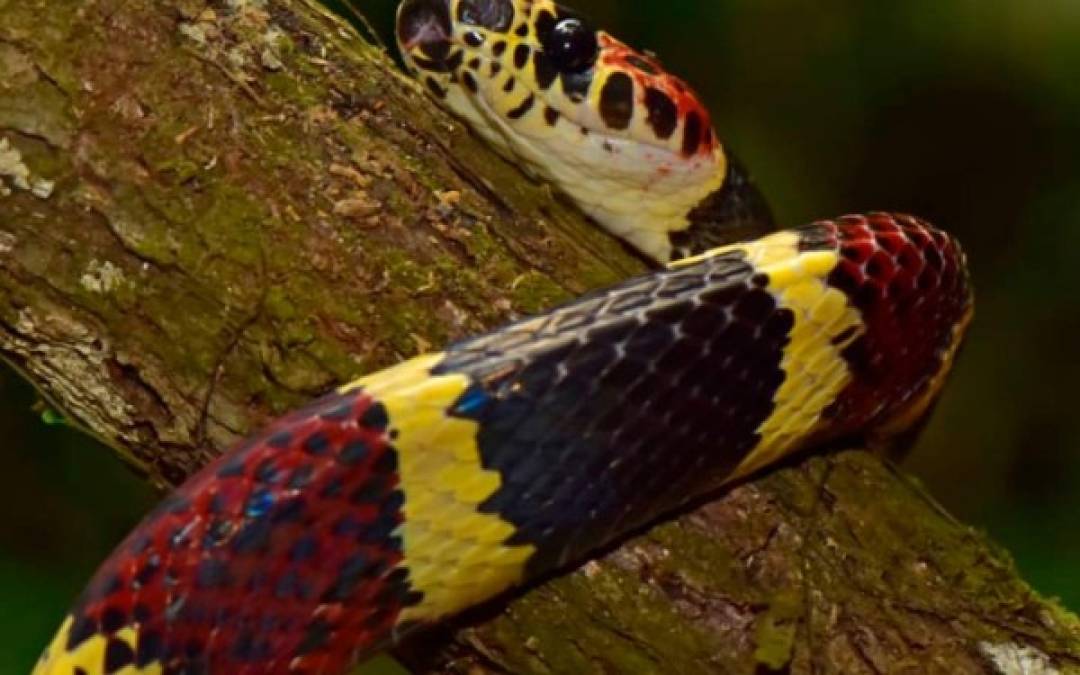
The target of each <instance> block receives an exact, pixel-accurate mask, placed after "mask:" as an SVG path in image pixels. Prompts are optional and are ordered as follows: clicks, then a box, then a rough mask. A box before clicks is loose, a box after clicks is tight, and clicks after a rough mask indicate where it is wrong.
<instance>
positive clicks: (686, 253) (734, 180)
mask: <svg viewBox="0 0 1080 675" xmlns="http://www.w3.org/2000/svg"><path fill="white" fill-rule="evenodd" d="M724 172H725V175H724V179H723V181H722V182H721V184H720V187H719V188H718V189H716V190H714V191H713V192H711V193H709V194H708V195H707V196H706V197H705V198H704V199H702V200H701V202H699V203H698V204H697V206H695V207H694V208H693V209H691V210H690V212H689V213H688V214H687V217H686V219H687V221H688V222H689V225H688V226H687V227H686V229H683V230H679V231H673V232H671V233H670V234H669V235H668V239H669V241H670V243H671V260H673V261H674V260H679V259H682V258H688V257H691V256H696V255H700V254H701V253H704V252H706V251H708V250H710V249H713V248H716V247H718V246H725V245H727V244H731V243H733V242H736V241H748V240H751V239H757V238H759V237H762V236H764V235H766V234H769V233H770V232H773V231H775V229H776V224H775V222H774V220H773V215H772V210H771V209H770V208H769V205H768V202H767V201H766V200H765V196H764V195H763V194H762V193H761V190H760V189H759V188H758V186H757V184H756V183H755V182H754V181H753V179H752V178H751V176H750V174H749V172H747V170H746V168H745V166H743V164H742V162H740V161H739V160H738V159H736V158H735V157H734V156H733V155H732V154H731V153H730V152H728V153H727V162H726V164H725V168H724Z"/></svg>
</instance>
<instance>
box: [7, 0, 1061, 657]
mask: <svg viewBox="0 0 1080 675" xmlns="http://www.w3.org/2000/svg"><path fill="white" fill-rule="evenodd" d="M0 184H3V185H4V188H5V189H4V191H3V192H2V193H0V289H2V294H0V354H2V355H3V357H4V358H5V359H6V360H7V361H9V362H10V363H12V364H13V365H14V366H15V367H17V368H18V369H19V370H20V372H22V373H23V374H24V375H25V377H27V378H28V379H29V380H30V381H31V382H32V383H33V384H34V385H35V386H37V387H38V389H39V390H40V391H41V392H42V394H43V396H45V397H46V398H48V399H49V400H50V402H51V403H52V404H53V405H55V406H56V407H57V408H58V409H60V410H62V411H63V412H64V413H65V415H66V416H67V417H68V418H69V419H71V420H73V422H74V423H76V424H78V425H79V426H81V427H82V428H84V429H86V430H87V432H89V433H92V434H94V435H96V436H97V437H99V438H101V439H102V440H103V441H105V442H106V443H107V444H108V445H109V446H110V447H112V448H114V449H115V450H116V451H117V453H118V454H119V455H120V456H121V457H123V458H125V459H126V461H127V462H128V463H129V464H131V465H132V466H133V467H135V468H136V469H137V470H139V471H140V472H142V473H143V474H144V475H146V477H147V478H148V480H151V481H152V482H154V483H155V484H157V485H159V486H167V485H169V484H174V483H176V482H177V481H179V480H181V479H182V478H183V477H184V476H185V475H187V474H188V473H190V472H191V471H192V470H194V469H195V468H197V467H198V466H200V465H201V464H203V463H204V462H205V461H207V460H208V459H209V458H210V457H212V456H213V455H214V454H216V453H217V452H219V451H221V450H222V449H223V448H225V447H226V446H228V445H229V444H230V443H231V442H232V441H234V440H235V439H236V438H237V437H239V436H240V435H242V434H244V433H245V432H246V431H248V430H250V429H252V428H253V427H255V426H257V425H258V424H259V423H260V422H262V421H264V420H266V419H268V418H269V417H270V416H272V415H275V414H278V413H281V412H283V411H284V410H285V409H287V408H289V407H291V406H293V405H296V404H298V403H300V402H302V401H303V400H305V399H307V398H308V397H310V396H312V395H314V394H317V393H319V392H322V391H325V390H326V389H327V388H329V387H330V386H332V385H333V384H335V383H338V382H342V381H345V380H348V379H350V378H353V377H355V376H357V375H360V374H363V373H365V372H369V371H372V370H374V369H377V368H379V367H382V366H385V365H388V364H391V363H393V362H395V361H398V360H400V359H402V358H404V357H407V356H411V355H413V354H416V353H418V352H420V351H423V350H425V349H429V348H437V347H439V346H441V345H444V344H446V343H447V342H449V341H451V340H453V339H456V338H460V337H464V336H466V335H470V334H475V333H477V332H479V331H481V330H483V329H485V328H488V327H491V326H494V325H497V324H499V323H501V322H503V321H505V320H507V319H508V318H510V317H512V316H515V315H518V314H522V313H528V312H534V311H537V310H540V309H542V308H545V307H549V306H551V305H552V304H554V303H556V302H558V301H560V300H563V299H566V298H568V297H572V296H574V295H578V294H580V293H582V292H584V291H585V290H587V289H589V288H593V287H597V286H600V285H603V284H606V283H611V282H613V281H615V280H617V279H620V278H623V277H625V276H627V275H629V274H631V273H633V272H636V271H640V270H641V269H643V267H642V264H641V263H640V261H638V260H637V259H636V258H634V257H633V256H632V255H630V254H629V253H628V252H627V251H626V250H625V248H623V247H622V246H621V245H619V244H618V243H617V242H615V241H613V240H612V239H610V238H609V237H607V236H605V235H604V234H602V233H600V232H598V231H597V230H596V229H595V228H593V227H591V226H590V225H589V224H588V223H586V222H585V221H584V219H583V218H582V217H581V216H580V215H578V214H577V213H575V212H573V211H572V210H571V209H569V208H567V207H566V206H564V205H563V204H562V203H561V202H560V201H558V200H554V199H552V197H551V194H550V191H549V190H548V189H546V188H544V187H542V186H538V185H535V184H533V183H532V182H530V181H529V180H527V179H525V178H524V176H523V175H522V174H521V173H519V172H518V171H517V170H516V169H515V168H513V167H511V166H510V165H508V164H506V163H504V162H502V161H501V160H499V159H498V158H496V157H495V156H493V155H492V154H491V153H490V151H488V150H487V149H485V148H483V147H482V146H480V145H479V144H478V143H477V142H476V141H474V140H473V139H472V138H471V137H469V135H468V134H467V133H465V132H464V131H463V130H462V129H461V128H460V126H459V125H458V124H456V123H455V122H453V121H452V120H450V119H449V118H448V117H447V116H445V115H444V114H443V113H441V112H439V111H438V110H436V109H434V108H433V107H432V106H431V105H430V104H429V102H428V101H426V100H425V99H424V97H423V95H422V93H421V92H420V91H419V90H418V88H417V87H416V86H414V85H413V84H412V83H411V82H409V81H407V80H406V79H405V78H404V77H402V76H401V75H400V74H398V73H397V72H396V70H395V69H394V67H393V64H392V62H391V61H390V59H389V58H388V57H387V56H386V55H385V54H383V53H382V52H381V51H380V50H379V49H378V48H377V47H376V46H373V45H372V44H370V43H368V42H366V41H365V40H363V39H362V38H361V37H359V36H358V35H357V33H356V32H355V31H354V30H353V29H352V28H351V27H350V26H348V25H347V24H346V23H344V22H343V21H341V20H339V19H337V18H335V17H334V16H332V15H330V14H329V13H328V12H327V11H326V10H324V9H323V8H321V6H319V5H318V4H316V3H315V2H314V0H227V1H225V0H222V1H210V2H206V1H204V0H123V1H122V0H48V1H46V0H23V1H21V2H14V1H13V0H0ZM717 497H718V500H717V501H715V502H713V503H709V504H704V505H702V507H701V508H700V509H699V510H697V511H695V512H693V513H690V514H687V515H684V516H683V517H682V518H681V519H678V520H677V521H675V522H671V523H669V524H666V525H663V526H661V527H658V528H655V529H653V530H651V531H649V532H647V533H642V534H641V535H640V536H639V537H638V538H637V539H634V540H632V541H630V542H629V543H627V544H626V545H624V546H622V547H620V548H618V549H615V550H612V551H610V552H609V553H608V554H607V555H606V556H604V557H603V558H601V559H600V560H598V561H595V562H592V563H589V564H587V565H585V566H584V567H583V568H582V569H580V570H578V571H576V572H573V573H570V574H568V575H566V576H563V577H561V578H558V579H556V580H554V581H552V582H550V583H547V584H543V585H540V586H539V587H538V588H535V589H533V590H531V591H530V592H528V593H526V594H522V595H519V597H516V598H507V599H503V600H501V601H499V602H496V603H493V604H492V605H490V606H488V607H485V608H481V609H479V610H477V611H476V612H472V613H469V614H468V615H467V616H466V617H465V619H464V620H463V621H458V622H455V623H453V624H450V625H448V626H447V627H444V628H441V629H437V630H435V631H433V632H430V633H427V634H424V635H421V636H419V637H418V638H417V639H415V640H412V641H410V642H408V643H406V645H404V646H403V647H402V649H401V651H400V656H401V657H402V658H403V659H404V660H406V661H407V662H409V663H410V664H411V665H412V666H413V667H414V669H415V670H417V671H418V672H515V673H518V672H520V673H566V672H572V673H585V672H604V673H610V672H626V673H635V672H665V673H669V672H670V673H682V672H686V673H698V672H702V673H704V672H755V671H756V672H856V673H858V672H868V673H873V672H994V671H995V670H997V671H1002V668H1003V666H1001V665H1000V664H1002V663H1009V662H1010V659H1011V660H1014V661H1016V662H1018V663H1019V662H1025V663H1045V664H1048V667H1051V668H1054V669H1058V670H1059V671H1062V672H1065V671H1069V670H1075V669H1076V668H1077V664H1078V663H1080V633H1078V630H1077V625H1076V621H1075V619H1074V618H1073V617H1072V615H1070V614H1068V613H1067V612H1065V611H1064V610H1061V609H1060V608H1058V607H1057V606H1056V605H1055V604H1054V603H1052V602H1048V601H1045V600H1043V599H1041V598H1039V597H1038V596H1037V595H1036V594H1034V593H1033V592H1032V591H1031V590H1030V589H1028V588H1027V587H1026V585H1024V583H1023V582H1022V581H1021V580H1020V579H1019V578H1018V576H1017V575H1016V572H1015V570H1014V569H1013V567H1012V565H1011V563H1010V562H1009V560H1008V556H1007V555H1006V554H1005V553H1004V552H1002V551H1000V550H998V549H996V548H995V547H994V546H993V545H992V544H991V543H989V542H987V541H986V540H985V538H984V537H982V536H981V535H979V534H978V533H975V532H973V531H971V530H970V529H969V528H967V527H964V526H963V525H961V524H959V523H956V522H954V521H952V520H951V519H949V518H947V517H945V516H944V515H942V514H941V513H940V512H939V511H938V510H936V509H935V508H934V507H933V506H932V505H931V504H929V503H928V502H927V501H926V500H925V499H923V498H922V496H921V494H920V492H919V491H918V490H916V489H913V488H912V487H911V486H910V485H909V483H908V482H907V480H905V479H903V478H902V477H901V476H900V475H899V474H897V473H896V472H894V471H891V470H889V469H887V468H886V467H885V466H884V465H883V464H882V463H881V462H880V461H878V460H877V459H875V458H873V457H870V456H869V455H867V454H865V453H860V452H846V453H840V454H833V455H827V456H818V457H813V458H810V459H805V460H803V461H801V462H793V463H792V464H791V465H790V466H788V467H786V468H783V469H781V470H778V471H774V472H771V473H769V474H767V475H765V476H764V477H759V478H758V479H756V480H754V481H752V482H749V483H747V484H744V485H742V486H739V487H736V488H734V489H733V490H730V491H729V492H727V493H726V494H724V495H718V496H717ZM1002 672H1004V671H1002Z"/></svg>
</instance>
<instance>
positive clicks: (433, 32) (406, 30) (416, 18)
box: [397, 0, 454, 61]
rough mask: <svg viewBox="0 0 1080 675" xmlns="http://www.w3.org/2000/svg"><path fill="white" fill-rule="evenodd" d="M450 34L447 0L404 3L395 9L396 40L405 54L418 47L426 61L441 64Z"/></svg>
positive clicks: (450, 45)
mask: <svg viewBox="0 0 1080 675" xmlns="http://www.w3.org/2000/svg"><path fill="white" fill-rule="evenodd" d="M453 34H454V28H453V24H452V22H451V20H450V5H449V0H405V2H403V3H402V4H401V7H400V8H399V9H398V17H397V38H398V42H399V43H400V44H401V48H402V50H403V51H405V52H406V53H407V52H408V51H410V50H411V49H413V48H414V47H419V48H420V51H421V52H423V54H424V56H426V57H428V58H429V59H432V60H433V61H443V60H444V59H446V57H447V56H448V55H449V54H450V49H451V47H452V43H451V38H452V36H453Z"/></svg>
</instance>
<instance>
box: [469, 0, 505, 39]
mask: <svg viewBox="0 0 1080 675" xmlns="http://www.w3.org/2000/svg"><path fill="white" fill-rule="evenodd" d="M457 15H458V20H459V21H461V22H462V23H467V24H469V25H470V26H479V27H481V28H487V29H488V30H491V31H495V32H498V33H505V32H507V31H509V30H510V25H511V24H512V23H513V22H514V5H513V3H511V2H510V0H461V2H460V3H459V4H458V9H457Z"/></svg>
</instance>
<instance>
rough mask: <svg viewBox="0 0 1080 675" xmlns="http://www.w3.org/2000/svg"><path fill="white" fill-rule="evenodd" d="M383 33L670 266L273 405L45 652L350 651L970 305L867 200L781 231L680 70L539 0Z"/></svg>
mask: <svg viewBox="0 0 1080 675" xmlns="http://www.w3.org/2000/svg"><path fill="white" fill-rule="evenodd" d="M397 36H398V41H399V43H400V47H401V50H402V53H403V55H404V58H405V61H406V64H407V66H408V67H409V69H410V70H411V71H413V73H414V74H415V75H416V76H417V77H418V78H419V79H420V81H421V82H422V83H423V84H424V86H425V87H426V88H427V89H428V90H429V91H430V93H431V94H432V95H433V96H434V97H436V98H437V99H439V100H440V101H441V102H442V103H443V104H444V105H445V106H446V107H447V108H449V109H450V110H451V111H453V112H454V113H456V114H457V115H458V116H459V117H461V118H463V119H464V120H465V121H466V122H467V123H468V124H469V125H470V126H471V127H472V128H473V129H474V130H475V132H476V133H478V134H479V135H480V136H482V137H484V138H485V139H486V140H487V141H489V142H490V143H491V144H492V145H493V146H494V147H495V148H497V149H498V150H499V151H500V152H501V153H502V154H504V155H505V156H507V157H509V158H511V159H513V161H515V162H516V163H518V164H519V165H521V166H522V167H523V168H525V170H526V171H528V172H529V173H530V174H533V175H536V176H538V177H540V178H542V179H544V180H547V181H549V182H551V183H552V184H553V185H554V186H555V187H556V188H557V189H559V190H560V191H562V192H563V193H565V194H566V195H568V196H569V197H570V198H571V199H572V200H573V201H574V202H575V203H576V204H577V205H578V206H580V208H581V209H582V210H584V211H585V212H586V213H587V214H589V215H590V216H592V217H593V219H595V220H596V221H597V222H598V223H599V224H600V225H601V226H603V227H604V228H606V229H607V230H609V231H610V232H611V233H613V234H615V235H617V236H618V237H620V238H622V239H623V240H624V241H626V242H628V243H629V244H630V245H631V246H633V247H634V248H636V249H637V250H638V251H639V252H640V253H641V254H643V255H645V256H647V257H649V258H651V259H653V260H655V261H656V262H657V263H661V264H668V263H670V262H671V261H672V260H676V262H673V263H671V264H669V265H668V266H666V267H664V268H662V269H658V270H656V271H654V272H652V273H650V274H645V275H643V276H639V277H637V278H634V279H630V280H628V281H626V282H624V283H621V284H619V285H617V286H614V287H612V288H607V289H604V290H599V291H596V292H593V293H590V294H588V295H586V296H584V297H581V298H579V299H577V300H574V301H572V302H570V303H569V304H566V305H564V306H562V307H559V308H557V309H554V310H552V311H550V312H548V313H546V314H542V315H539V316H536V317H533V318H528V319H525V320H522V321H518V322H516V323H512V324H510V325H507V326H505V327H503V328H500V329H498V330H496V331H494V332H491V333H489V334H487V335H482V336H480V337H477V338H474V339H470V340H467V341H464V342H461V343H459V344H454V345H452V346H450V347H448V348H447V349H446V350H445V351H443V352H440V353H435V354H427V355H423V356H419V357H416V358H413V359H411V360H409V361H406V362H404V363H401V364H399V365H397V366H394V367H392V368H389V369H387V370H384V371H381V372H377V373H375V374H373V375H369V376H368V377H364V378H362V379H360V380H358V381H356V382H354V383H352V384H349V385H347V386H344V387H342V388H340V389H338V390H336V391H334V392H332V393H329V394H327V395H326V396H324V397H322V398H320V399H318V400H316V401H315V402H313V403H311V404H310V405H309V406H307V407H305V408H303V409H301V410H297V411H295V412H292V413H289V414H288V415H286V416H284V417H282V418H281V419H278V420H276V421H274V422H273V423H272V424H270V425H269V426H268V427H266V428H265V429H263V430H261V431H259V432H258V433H256V434H254V435H253V436H251V437H250V438H248V439H247V440H245V441H243V442H242V443H240V444H239V445H237V446H236V447H234V448H233V449H231V450H230V451H229V452H227V453H226V454H224V455H223V456H221V457H220V458H219V459H218V460H217V461H215V462H213V463H212V464H211V465H209V466H207V467H206V468H205V469H204V470H203V471H201V472H200V473H198V474H197V475H195V476H194V477H192V478H191V479H190V480H188V481H187V482H186V483H185V484H184V485H183V486H181V487H180V488H179V489H178V490H176V492H175V493H174V494H172V495H171V496H170V497H168V498H167V499H166V500H165V501H164V502H163V503H162V504H161V505H160V506H158V507H157V509H156V510H154V511H153V513H151V514H150V515H149V516H147V518H146V519H145V520H144V521H143V522H142V523H141V524H140V525H139V526H138V527H137V528H136V529H135V530H134V532H132V533H131V535H130V536H129V537H128V538H127V539H126V540H125V541H124V542H123V543H122V544H121V545H120V547H119V548H118V549H117V550H116V552H115V553H114V554H113V555H112V557H110V558H109V559H108V561H107V562H105V564H104V565H103V566H102V567H101V569H100V570H99V571H98V573H97V574H96V575H95V576H94V578H93V579H92V581H91V582H90V584H89V586H88V588H87V590H86V591H85V592H84V594H83V595H82V597H81V598H80V599H79V600H78V601H77V603H76V604H75V606H74V608H73V609H72V610H71V612H70V614H69V616H68V617H67V618H66V620H65V621H64V622H63V625H62V627H61V628H60V630H59V632H58V634H57V635H56V637H55V639H54V641H53V642H52V644H51V645H50V646H49V647H48V648H47V649H46V650H45V653H44V654H43V656H42V658H41V660H40V662H39V664H38V666H37V668H36V670H35V671H34V672H35V673H38V674H39V675H46V674H48V675H105V674H110V673H124V674H133V673H154V674H158V673H170V674H188V675H196V674H203V673H214V674H220V673H237V674H249V675H255V674H262V673H309V674H316V673H324V674H331V673H342V672H344V671H345V670H346V669H347V668H348V667H349V666H350V664H353V663H355V662H356V661H358V660H359V659H362V658H364V657H366V656H368V655H370V654H371V653H372V652H373V651H375V650H378V649H379V648H381V647H385V646H386V645H388V644H390V643H392V642H393V641H394V640H395V639H396V638H397V637H398V636H400V635H402V634H404V633H405V632H406V631H407V630H408V629H410V628H411V627H415V626H422V625H424V624H429V623H431V622H435V621H438V620H440V619H441V618H443V617H446V616H448V615H452V614H454V613H456V612H459V611H460V610H462V609H464V608H467V607H469V606H472V605H474V604H476V603H479V602H482V601H484V600H485V599H488V598H491V597H492V596H494V595H496V594H498V593H499V592H501V591H503V590H505V589H507V588H509V587H512V586H515V585H518V584H522V583H524V582H527V581H529V580H531V579H535V578H536V577H537V576H538V575H541V574H543V573H545V572H549V571H551V570H553V569H555V568H557V567H558V566H560V565H563V564H567V563H573V562H577V561H582V560H583V559H584V558H585V557H586V556H588V555H589V553H590V552H592V551H595V550H596V549H597V548H598V547H600V546H603V545H605V544H607V543H609V542H612V541H613V540H615V539H617V538H619V537H620V536H621V535H625V534H626V533H627V532H628V531H632V530H634V529H635V528H639V527H641V526H643V525H646V524H648V523H650V522H653V521H655V520H656V519H657V518H659V517H661V516H663V515H665V514H668V513H670V512H671V511H672V510H673V509H678V508H679V507H680V506H682V505H684V504H685V503H686V502H687V500H689V499H691V498H694V497H699V496H701V495H703V494H705V493H707V492H709V491H710V490H714V489H716V488H718V487H720V486H722V485H724V484H725V483H727V482H730V481H731V480H733V479H735V478H738V477H743V476H746V475H748V474H750V473H751V472H754V471H755V470H757V469H759V468H761V467H764V466H766V465H768V464H770V463H772V462H774V461H776V460H777V459H778V458H780V457H783V456H785V455H788V454H789V453H791V452H793V451H796V450H799V449H802V448H807V447H815V446H819V445H821V444H823V443H827V442H829V441H832V440H836V439H839V438H846V437H854V438H858V439H860V440H861V441H863V442H866V443H869V444H871V445H873V444H885V443H888V442H889V440H890V439H892V438H895V437H896V436H897V435H898V434H901V433H903V432H904V431H905V430H908V429H910V428H911V427H912V426H913V425H914V424H916V423H917V422H918V421H919V420H920V419H921V418H923V417H924V416H925V414H926V412H927V410H928V409H929V406H930V405H931V403H932V402H933V400H934V399H935V397H936V395H937V393H938V391H939V389H940V387H941V385H942V381H943V379H944V377H945V376H946V374H947V372H948V370H949V367H950V365H951V362H952V360H953V357H954V355H955V352H956V350H957V347H958V345H959V343H960V341H961V338H962V335H963V332H964V329H965V328H966V325H967V323H968V321H969V319H970V316H971V312H972V295H971V289H970V284H969V280H968V275H967V271H966V268H965V261H964V256H963V254H962V253H961V251H960V249H959V247H958V245H957V243H956V242H955V241H954V240H953V239H952V238H951V237H950V236H949V235H947V234H945V233H943V232H941V231H940V230H937V229H935V228H933V227H931V226H930V225H928V224H926V223H924V222H922V221H920V220H918V219H916V218H913V217H910V216H904V215H893V214H884V213H876V214H871V215H866V216H846V217H842V218H838V219H836V220H830V221H822V222H817V223H814V224H812V225H809V226H805V227H800V228H795V229H786V230H780V231H776V232H773V231H772V230H773V228H772V226H771V222H770V218H769V215H768V211H767V209H766V208H765V205H764V202H763V200H762V198H761V197H760V196H759V194H758V192H757V190H756V189H755V187H754V185H753V184H752V183H751V182H750V181H749V180H748V178H747V177H746V175H745V173H744V172H743V171H742V170H741V168H740V166H739V165H738V163H737V162H735V161H734V160H733V159H732V157H731V156H730V154H729V153H728V152H727V151H726V149H725V148H724V146H723V145H722V144H721V143H720V141H719V139H718V138H717V137H716V135H715V134H714V132H713V127H712V123H711V122H710V119H709V115H708V113H707V112H706V110H705V109H704V108H703V107H702V105H701V104H700V103H699V102H698V99H697V98H696V96H695V95H694V93H693V92H692V91H691V90H690V89H689V88H688V87H687V85H685V84H684V83H683V82H681V81H680V80H679V79H677V78H675V77H673V76H672V75H670V74H668V73H667V72H665V70H664V69H663V68H662V67H661V66H660V64H659V63H658V62H657V61H656V59H655V58H654V57H653V56H651V55H647V54H644V53H641V52H637V51H634V50H633V49H631V48H629V47H627V46H626V45H624V44H622V43H621V42H619V41H618V40H616V39H615V38H614V37H612V36H611V35H609V34H607V33H605V32H603V31H597V30H595V29H593V28H590V27H589V25H588V23H587V22H586V21H585V20H583V19H581V18H580V17H579V16H577V15H575V14H573V13H571V12H570V11H568V10H566V9H564V8H562V7H560V6H557V5H555V4H554V3H552V2H550V0H406V2H404V3H403V5H402V7H401V8H400V10H399V15H398V28H397ZM770 232H772V233H770ZM758 235H764V236H760V238H757V239H752V240H749V241H745V242H744V243H729V242H732V241H736V240H739V239H742V238H744V237H751V236H758Z"/></svg>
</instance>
